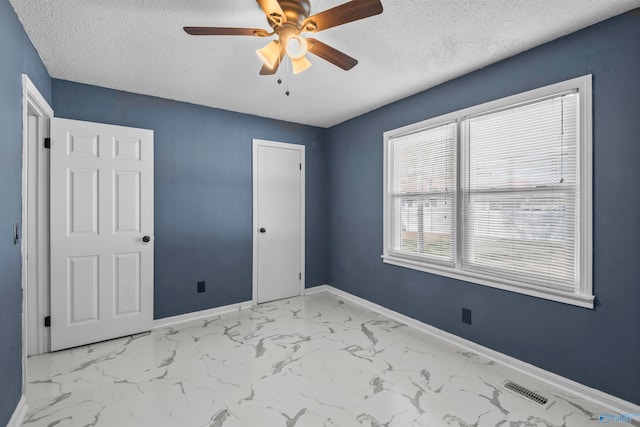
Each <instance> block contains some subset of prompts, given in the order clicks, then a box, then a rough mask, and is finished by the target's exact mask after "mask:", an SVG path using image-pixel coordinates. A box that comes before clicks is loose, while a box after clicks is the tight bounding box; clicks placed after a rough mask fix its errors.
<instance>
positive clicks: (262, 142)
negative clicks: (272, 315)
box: [251, 139, 306, 306]
mask: <svg viewBox="0 0 640 427" xmlns="http://www.w3.org/2000/svg"><path fill="white" fill-rule="evenodd" d="M261 146H262V147H271V148H281V149H288V150H297V151H299V152H300V161H301V164H302V170H301V173H300V188H301V194H300V216H301V218H300V270H301V279H300V295H304V289H305V228H306V227H305V170H306V164H305V146H304V145H299V144H290V143H285V142H275V141H267V140H263V139H253V145H252V153H253V156H252V157H253V167H252V176H253V187H252V188H253V191H252V192H253V208H252V211H253V233H252V236H253V273H252V281H253V290H252V297H251V302H252V304H253V306H256V305H258V235H259V222H258V221H259V217H258V215H259V212H258V209H257V207H258V156H257V152H258V150H257V149H258V147H261Z"/></svg>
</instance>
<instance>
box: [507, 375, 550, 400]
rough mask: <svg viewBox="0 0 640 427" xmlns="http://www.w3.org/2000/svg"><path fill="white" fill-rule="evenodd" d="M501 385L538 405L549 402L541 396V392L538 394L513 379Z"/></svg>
mask: <svg viewBox="0 0 640 427" xmlns="http://www.w3.org/2000/svg"><path fill="white" fill-rule="evenodd" d="M503 387H504V388H506V389H507V390H509V391H512V392H514V393H516V394H519V395H520V396H522V397H524V398H527V399H529V400H531V401H533V402H535V403H537V404H538V405H542V406H544V405H546V404H547V403H548V402H549V399H547V398H546V397H544V396H542V395H541V394H538V393H536V392H535V391H533V390H529V389H528V388H526V387H524V386H521V385H520V384H516V383H514V382H513V381H507V382H506V383H505V384H504V386H503Z"/></svg>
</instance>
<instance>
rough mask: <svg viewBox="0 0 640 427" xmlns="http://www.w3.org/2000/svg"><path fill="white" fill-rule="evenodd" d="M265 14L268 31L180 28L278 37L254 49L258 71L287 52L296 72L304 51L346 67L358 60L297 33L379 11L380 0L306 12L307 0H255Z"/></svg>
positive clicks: (266, 70)
mask: <svg viewBox="0 0 640 427" xmlns="http://www.w3.org/2000/svg"><path fill="white" fill-rule="evenodd" d="M256 1H257V2H258V4H259V5H260V8H261V9H262V10H263V11H264V13H265V14H266V16H267V21H268V22H269V25H270V26H271V28H272V29H273V31H272V32H268V31H266V30H263V29H260V28H228V27H184V31H186V32H187V33H188V34H191V35H194V36H255V37H270V36H273V35H277V37H278V39H277V40H273V41H271V42H270V43H269V44H267V45H266V46H265V47H263V48H262V49H259V50H258V51H257V53H258V56H259V57H260V59H262V62H263V63H264V66H263V67H262V69H261V70H260V74H262V75H269V74H275V72H276V71H277V70H278V67H279V66H280V63H281V62H282V59H283V58H284V56H285V55H287V56H288V57H289V58H290V59H291V63H292V66H293V72H294V74H295V73H300V72H302V71H304V70H306V69H307V68H309V67H310V66H311V62H310V61H309V60H308V59H307V56H306V55H307V53H312V54H314V55H316V56H319V57H320V58H322V59H324V60H326V61H328V62H330V63H332V64H334V65H336V66H338V67H340V68H342V69H343V70H350V69H351V68H353V67H354V66H355V65H356V64H357V63H358V61H357V60H356V59H354V58H352V57H350V56H349V55H347V54H345V53H343V52H340V51H339V50H337V49H334V48H333V47H331V46H329V45H327V44H324V43H322V42H321V41H319V40H316V39H314V38H310V37H307V38H305V37H302V36H301V35H300V34H301V33H304V32H307V33H317V32H320V31H323V30H326V29H328V28H333V27H336V26H338V25H342V24H347V23H349V22H353V21H357V20H359V19H364V18H368V17H370V16H374V15H378V14H380V13H382V3H381V2H380V0H352V1H349V2H347V3H343V4H341V5H339V6H336V7H334V8H331V9H328V10H325V11H324V12H320V13H317V14H315V15H312V16H309V13H310V11H311V9H310V5H309V0H256Z"/></svg>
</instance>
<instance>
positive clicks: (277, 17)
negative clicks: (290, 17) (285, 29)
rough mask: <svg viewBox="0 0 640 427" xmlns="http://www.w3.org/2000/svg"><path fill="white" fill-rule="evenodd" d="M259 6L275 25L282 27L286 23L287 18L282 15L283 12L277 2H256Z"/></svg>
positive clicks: (273, 0)
mask: <svg viewBox="0 0 640 427" xmlns="http://www.w3.org/2000/svg"><path fill="white" fill-rule="evenodd" d="M256 1H257V2H258V4H259V5H260V8H261V9H262V10H263V11H264V13H265V14H266V15H267V18H269V20H271V21H273V22H274V23H276V24H277V25H282V24H284V23H285V22H287V16H286V15H285V14H284V10H282V7H281V6H280V3H278V1H277V0H256Z"/></svg>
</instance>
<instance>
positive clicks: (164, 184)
mask: <svg viewBox="0 0 640 427" xmlns="http://www.w3.org/2000/svg"><path fill="white" fill-rule="evenodd" d="M53 100H54V105H53V107H54V110H55V112H56V116H57V117H64V118H72V119H77V120H86V121H94V122H101V123H110V124H117V125H123V126H133V127H141V128H147V129H152V130H154V132H155V165H154V168H155V237H156V240H155V304H154V307H155V317H156V318H162V317H167V316H173V315H178V314H183V313H189V312H193V311H198V310H204V309H209V308H213V307H218V306H222V305H226V304H232V303H238V302H241V301H247V300H251V288H252V284H251V265H252V229H253V227H252V211H251V205H252V190H251V186H252V181H251V144H252V138H259V139H266V140H273V141H281V142H290V143H295V144H303V145H304V146H305V147H306V148H305V150H306V283H307V285H308V286H316V285H320V284H324V283H326V282H327V277H326V273H327V264H326V260H327V235H326V229H327V209H326V198H327V193H326V174H325V162H326V144H325V140H324V138H325V133H326V130H325V129H321V128H315V127H310V126H304V125H299V124H293V123H287V122H282V121H276V120H270V119H265V118H260V117H256V116H250V115H246V114H239V113H233V112H229V111H224V110H217V109H213V108H208V107H202V106H197V105H193V104H187V103H183V102H177V101H170V100H166V99H161V98H154V97H149V96H143V95H135V94H132V93H127V92H120V91H115V90H111V89H105V88H100V87H96V86H88V85H83V84H79V83H72V82H68V81H63V80H56V79H54V80H53ZM201 280H204V281H206V282H207V291H206V292H205V293H200V294H198V293H196V283H197V282H198V281H201Z"/></svg>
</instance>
